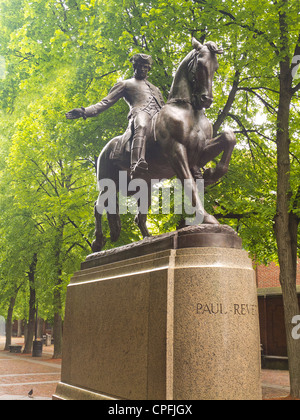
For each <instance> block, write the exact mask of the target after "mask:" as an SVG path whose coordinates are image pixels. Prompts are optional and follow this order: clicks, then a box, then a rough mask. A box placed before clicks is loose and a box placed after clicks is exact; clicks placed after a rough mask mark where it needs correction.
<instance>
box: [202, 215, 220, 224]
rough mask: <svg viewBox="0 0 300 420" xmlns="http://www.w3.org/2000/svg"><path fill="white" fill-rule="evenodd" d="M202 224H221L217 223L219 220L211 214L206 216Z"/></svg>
mask: <svg viewBox="0 0 300 420" xmlns="http://www.w3.org/2000/svg"><path fill="white" fill-rule="evenodd" d="M202 223H203V224H207V225H219V224H220V223H219V222H218V221H217V219H216V218H215V217H214V216H212V215H211V214H207V215H205V216H204V219H203V222H202Z"/></svg>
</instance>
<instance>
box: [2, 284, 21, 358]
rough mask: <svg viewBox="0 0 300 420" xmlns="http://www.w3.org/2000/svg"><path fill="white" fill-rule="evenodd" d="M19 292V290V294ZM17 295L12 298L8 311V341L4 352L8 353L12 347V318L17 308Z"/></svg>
mask: <svg viewBox="0 0 300 420" xmlns="http://www.w3.org/2000/svg"><path fill="white" fill-rule="evenodd" d="M18 290H19V289H18ZM18 290H17V293H18ZM17 293H16V294H15V296H13V297H11V298H10V302H9V308H8V311H7V318H6V339H5V347H4V350H7V351H8V350H9V346H10V345H11V335H12V321H13V319H12V316H13V311H14V306H15V302H16V297H17Z"/></svg>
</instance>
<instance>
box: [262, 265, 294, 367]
mask: <svg viewBox="0 0 300 420" xmlns="http://www.w3.org/2000/svg"><path fill="white" fill-rule="evenodd" d="M256 283H257V291H258V306H259V320H260V335H261V345H262V352H263V365H264V367H267V368H274V367H275V368H276V367H279V368H280V367H281V368H285V369H286V368H287V366H288V365H287V346H286V336H285V325H284V310H283V301H282V292H281V287H280V282H279V267H278V266H277V265H276V264H275V263H271V264H270V265H269V266H264V265H259V266H257V267H256ZM297 291H298V298H299V304H300V260H299V261H298V266H297ZM295 315H298V314H295Z"/></svg>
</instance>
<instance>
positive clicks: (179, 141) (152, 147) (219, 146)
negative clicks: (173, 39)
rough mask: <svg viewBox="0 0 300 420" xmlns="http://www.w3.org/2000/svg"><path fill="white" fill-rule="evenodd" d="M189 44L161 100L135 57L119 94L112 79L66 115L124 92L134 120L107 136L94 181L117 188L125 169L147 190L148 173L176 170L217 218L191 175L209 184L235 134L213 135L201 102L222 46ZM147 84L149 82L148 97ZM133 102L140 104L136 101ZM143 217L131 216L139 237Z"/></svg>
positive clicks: (206, 98) (98, 244)
mask: <svg viewBox="0 0 300 420" xmlns="http://www.w3.org/2000/svg"><path fill="white" fill-rule="evenodd" d="M192 45H193V50H192V51H191V52H190V53H189V54H188V55H187V56H186V57H185V58H184V59H183V61H182V62H181V63H180V65H179V67H178V69H177V71H176V74H175V76H174V80H173V83H172V86H171V90H170V94H169V97H168V101H167V103H166V104H165V105H164V104H163V101H162V96H161V94H160V93H159V91H158V89H157V88H155V87H154V86H153V85H150V84H149V82H146V76H147V72H148V71H146V68H145V70H144V72H142V71H141V70H140V69H138V67H139V66H140V63H141V61H139V60H137V62H136V64H135V63H134V64H135V66H136V67H135V74H134V78H133V79H129V80H126V81H124V82H120V83H121V85H120V86H119V89H120V91H119V89H117V90H118V91H119V94H118V95H116V96H114V90H115V88H116V86H118V84H117V85H116V86H115V87H114V88H113V89H112V91H111V92H110V94H109V95H108V96H107V97H106V98H105V99H103V100H102V101H101V102H100V103H99V104H97V105H94V106H91V107H88V108H85V109H84V108H81V109H75V110H72V111H70V112H69V113H67V114H66V116H67V118H79V117H84V118H85V117H89V116H93V115H97V114H98V113H99V112H102V111H103V110H105V109H107V108H108V107H109V106H111V105H113V103H115V102H116V101H117V100H118V99H119V98H121V97H124V99H125V100H126V101H127V102H128V104H129V105H130V109H131V111H130V114H129V117H130V118H131V120H133V121H130V126H129V128H128V130H127V132H126V133H125V134H124V135H123V136H118V137H116V138H114V139H112V140H111V141H110V142H109V143H108V144H107V145H106V146H105V147H104V148H103V150H102V152H101V153H100V156H99V159H98V168H97V169H98V170H97V178H98V181H101V180H103V179H111V180H112V181H114V183H115V185H116V187H117V189H116V190H117V192H119V172H120V171H126V172H127V174H128V176H127V182H128V183H129V182H130V179H131V178H135V177H136V176H140V177H141V178H143V179H144V180H145V181H146V182H147V184H148V187H149V188H148V191H149V193H150V192H151V188H150V184H151V179H170V178H172V177H174V176H175V175H176V176H177V178H178V179H179V180H180V181H181V182H182V183H183V182H184V180H188V181H189V182H188V183H187V185H188V188H189V189H190V191H188V192H189V196H190V197H192V204H193V206H194V207H195V208H196V212H199V213H201V214H203V223H205V224H218V221H217V220H216V218H215V217H214V216H212V215H210V214H208V213H207V212H206V211H205V209H204V207H203V204H202V202H201V200H200V198H199V195H198V193H197V187H196V180H197V179H199V178H203V179H204V182H205V186H207V185H211V184H214V183H215V182H216V181H218V179H220V178H221V177H222V176H223V175H224V174H226V172H227V171H228V167H229V162H230V158H231V154H232V151H233V149H234V146H235V144H236V138H235V135H234V133H233V131H231V130H227V131H225V132H223V133H222V134H220V135H219V136H217V137H215V138H212V136H213V130H212V124H211V123H210V122H209V121H208V119H207V118H206V116H205V112H204V110H205V108H209V107H210V106H211V105H212V102H213V94H212V84H213V77H214V73H215V71H216V70H217V69H218V67H219V64H218V60H217V54H221V53H222V50H221V49H219V48H218V47H217V45H216V44H215V43H214V42H211V41H210V42H207V43H206V44H205V45H202V44H200V43H199V42H198V41H197V40H196V39H194V38H193V41H192ZM146 60H149V67H148V69H149V68H150V58H146ZM134 61H135V60H134ZM121 86H123V87H122V88H121ZM146 87H147V88H148V89H147V93H148V96H147V98H148V99H147V102H146V94H145V91H146ZM131 88H132V90H131ZM121 91H122V93H121ZM133 92H134V93H133ZM150 92H151V93H150ZM111 94H112V95H113V98H114V99H112V96H111ZM132 94H133V95H132ZM140 98H142V100H141V102H139V99H140ZM138 103H139V104H140V106H138V105H136V104H138ZM163 105H164V106H163ZM148 107H149V108H148ZM98 111H99V112H98ZM147 112H148V115H149V118H148V120H147V122H146V123H145V124H142V126H143V127H142V129H141V128H140V126H139V124H140V123H139V121H140V120H141V119H143V117H141V118H139V114H141V115H144V114H147ZM137 116H138V117H137ZM132 133H133V140H132V147H131V156H130V153H127V152H128V151H130V149H129V148H128V144H129V143H130V138H131V137H132ZM140 133H142V134H140ZM141 138H142V139H143V140H141ZM135 142H136V143H135ZM135 147H137V150H135ZM126 151H127V152H126ZM222 152H223V154H222V157H221V159H220V161H219V162H218V163H217V165H216V167H215V168H208V169H205V170H203V171H202V168H204V167H205V165H206V164H207V163H208V162H210V161H212V160H213V159H214V158H215V157H217V156H218V155H220V154H221V153H222ZM104 193H105V191H103V190H100V194H99V197H101V195H103V194H104ZM132 195H133V194H132ZM114 200H115V201H116V206H115V208H116V211H115V212H113V213H109V212H107V218H108V223H109V227H110V236H111V240H112V241H116V240H117V239H118V238H119V235H120V232H121V221H120V215H119V213H118V196H117V194H115V197H114ZM148 203H149V205H150V203H151V198H150V197H149V198H148ZM98 210H99V208H98V206H97V204H96V205H95V218H96V230H95V235H96V239H95V241H94V242H93V244H92V250H93V252H97V251H100V250H101V249H102V248H103V246H104V244H105V238H104V236H103V233H102V226H101V219H102V210H101V211H100V212H99V211H98ZM146 220H147V213H146V212H139V213H138V214H137V216H136V219H135V221H136V223H137V224H138V226H139V228H140V231H141V233H142V235H143V237H146V236H150V233H149V231H148V229H147V226H146Z"/></svg>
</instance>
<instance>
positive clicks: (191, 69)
mask: <svg viewBox="0 0 300 420" xmlns="http://www.w3.org/2000/svg"><path fill="white" fill-rule="evenodd" d="M192 45H193V47H194V52H193V54H192V57H191V59H190V62H189V63H188V73H189V74H188V78H189V81H190V83H191V87H192V103H193V106H194V107H195V108H197V109H202V108H209V107H210V106H211V104H212V102H213V93H212V84H213V83H212V82H213V77H214V74H215V71H216V70H217V69H218V67H219V63H218V59H217V54H222V53H223V50H221V49H219V48H218V47H217V45H216V44H215V43H214V42H211V41H209V42H207V43H206V44H204V45H202V44H200V42H198V41H197V40H196V39H195V38H193V40H192Z"/></svg>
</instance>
